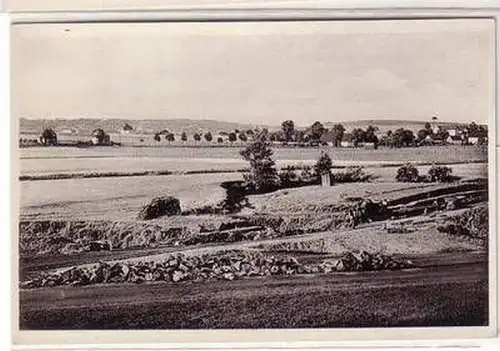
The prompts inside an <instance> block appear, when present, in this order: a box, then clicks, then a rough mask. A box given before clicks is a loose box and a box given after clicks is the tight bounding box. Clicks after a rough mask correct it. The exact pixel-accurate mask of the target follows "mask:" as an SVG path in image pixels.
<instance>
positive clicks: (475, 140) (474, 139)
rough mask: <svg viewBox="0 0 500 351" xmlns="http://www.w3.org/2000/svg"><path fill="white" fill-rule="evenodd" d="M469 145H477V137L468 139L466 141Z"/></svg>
mask: <svg viewBox="0 0 500 351" xmlns="http://www.w3.org/2000/svg"><path fill="white" fill-rule="evenodd" d="M467 141H468V143H469V144H472V145H475V144H479V137H475V136H474V137H473V136H471V137H469V139H468V140H467Z"/></svg>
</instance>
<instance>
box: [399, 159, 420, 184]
mask: <svg viewBox="0 0 500 351" xmlns="http://www.w3.org/2000/svg"><path fill="white" fill-rule="evenodd" d="M396 180H397V181H398V182H406V183H408V182H418V181H419V180H420V176H419V174H418V169H417V168H416V167H415V166H414V165H412V164H411V163H408V164H406V165H404V166H401V167H400V168H398V171H397V174H396Z"/></svg>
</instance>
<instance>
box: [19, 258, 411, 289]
mask: <svg viewBox="0 0 500 351" xmlns="http://www.w3.org/2000/svg"><path fill="white" fill-rule="evenodd" d="M409 266H411V264H410V263H409V262H398V261H395V260H392V259H391V258H390V257H387V256H381V255H370V254H368V253H366V252H361V253H359V254H353V253H347V254H345V255H344V256H343V257H341V258H340V259H339V260H335V261H324V262H322V263H321V264H307V265H303V264H300V263H299V262H298V261H297V259H296V258H294V257H291V256H285V257H275V256H266V255H264V254H263V253H260V252H257V251H237V250H234V251H223V252H219V253H215V254H206V255H202V256H186V255H183V254H177V255H171V256H169V257H167V258H166V259H165V260H164V261H162V262H139V263H124V262H117V263H114V264H110V263H106V262H99V263H97V264H94V265H92V266H90V267H72V268H70V269H68V270H66V271H62V272H56V273H42V274H40V275H38V276H34V277H32V278H31V279H30V280H27V281H24V282H22V283H21V288H24V289H31V288H38V287H48V286H60V285H89V284H102V283H143V282H152V281H166V282H174V283H176V282H181V281H207V280H235V279H239V278H243V277H252V276H256V277H258V276H261V277H262V276H270V275H292V274H311V273H330V272H333V271H338V272H344V271H363V270H380V269H399V268H405V267H409Z"/></svg>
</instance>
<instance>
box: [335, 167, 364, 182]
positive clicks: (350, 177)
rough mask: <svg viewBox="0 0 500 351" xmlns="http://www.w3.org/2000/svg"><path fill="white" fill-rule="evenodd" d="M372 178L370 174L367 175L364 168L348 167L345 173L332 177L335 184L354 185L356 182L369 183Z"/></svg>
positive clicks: (338, 173)
mask: <svg viewBox="0 0 500 351" xmlns="http://www.w3.org/2000/svg"><path fill="white" fill-rule="evenodd" d="M371 178H372V176H371V175H370V174H366V173H365V171H364V167H362V166H356V167H348V168H347V170H346V171H345V172H337V173H333V175H332V182H334V183H354V182H367V181H369V180H370V179H371Z"/></svg>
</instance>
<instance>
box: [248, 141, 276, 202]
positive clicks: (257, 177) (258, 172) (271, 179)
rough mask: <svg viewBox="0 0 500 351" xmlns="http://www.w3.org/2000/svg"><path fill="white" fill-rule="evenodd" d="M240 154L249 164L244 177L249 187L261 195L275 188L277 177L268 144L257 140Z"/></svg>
mask: <svg viewBox="0 0 500 351" xmlns="http://www.w3.org/2000/svg"><path fill="white" fill-rule="evenodd" d="M240 154H241V156H243V158H244V159H245V160H246V161H248V162H249V163H250V172H249V173H247V174H245V175H244V178H245V181H246V182H247V183H248V185H249V186H251V187H252V188H253V189H254V190H255V191H257V192H261V193H263V192H266V191H269V190H273V189H275V188H276V186H277V185H278V182H279V177H278V172H277V171H276V167H275V163H274V161H273V159H272V158H271V156H272V155H273V151H272V150H271V147H270V145H269V143H268V142H266V141H264V140H263V139H259V140H257V141H255V142H253V143H252V144H250V145H248V146H247V147H246V148H245V149H243V150H242V151H240Z"/></svg>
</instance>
